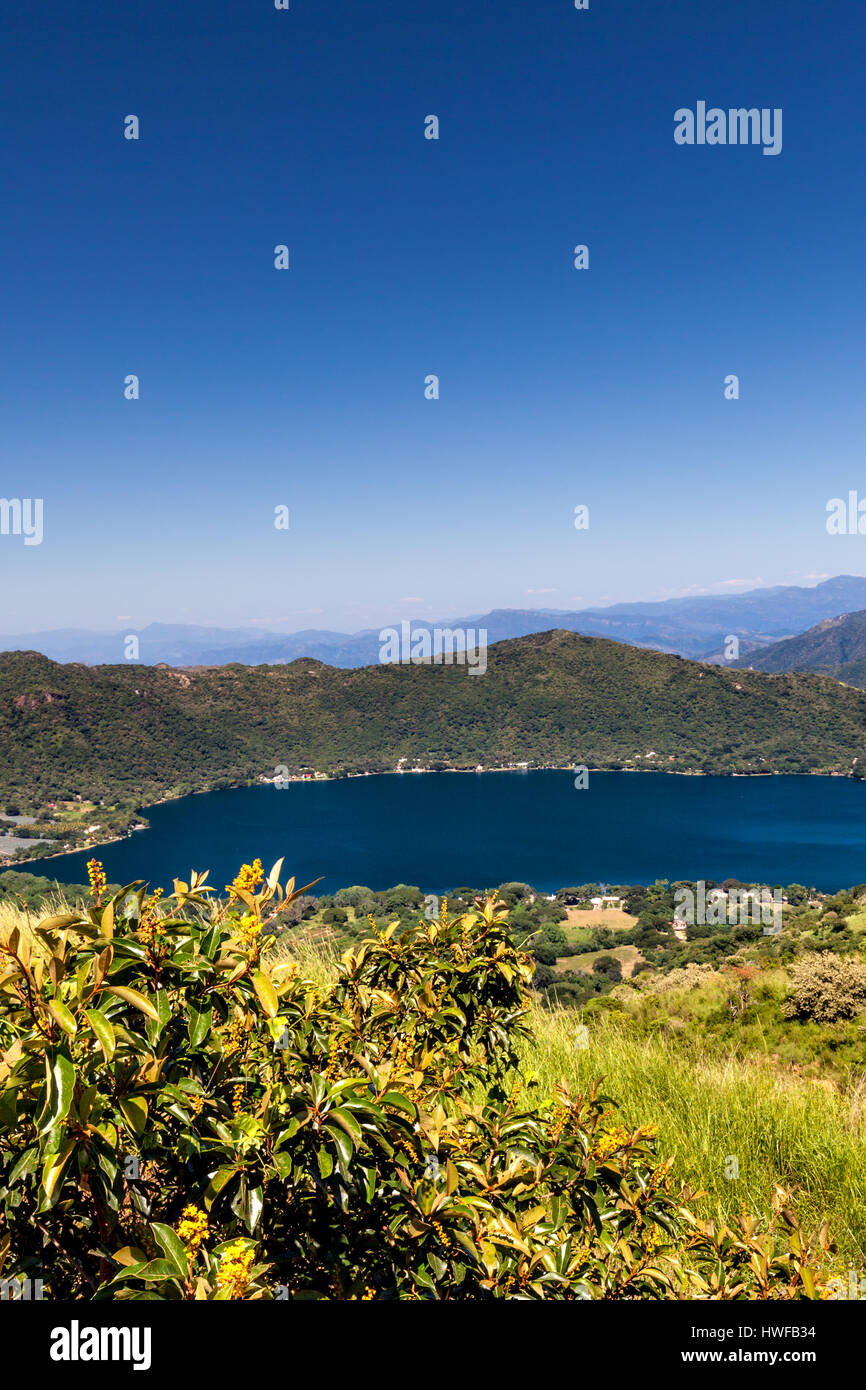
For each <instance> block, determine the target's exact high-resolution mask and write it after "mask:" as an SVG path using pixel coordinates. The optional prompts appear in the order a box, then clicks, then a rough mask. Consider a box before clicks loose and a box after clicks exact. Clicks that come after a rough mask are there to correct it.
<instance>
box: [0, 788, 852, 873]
mask: <svg viewBox="0 0 866 1390" xmlns="http://www.w3.org/2000/svg"><path fill="white" fill-rule="evenodd" d="M148 818H149V820H150V822H151V827H150V829H149V830H145V831H138V832H136V833H135V834H133V835H132V836H131V837H130V839H128V840H125V841H122V842H119V843H117V844H111V845H105V846H103V847H102V848H99V849H97V850H95V851H94V850H89V851H81V852H79V853H76V854H68V855H64V856H63V857H62V858H53V859H42V860H37V861H33V862H32V863H29V864H26V865H22V868H25V869H27V870H29V871H30V872H33V873H43V874H46V875H47V876H49V877H51V878H55V877H56V878H58V879H59V880H60V882H66V883H83V882H86V881H87V875H86V869H85V864H86V861H87V859H88V858H90V857H91V855H92V854H94V853H95V854H96V855H97V857H98V858H100V859H101V860H102V861H103V863H104V864H105V868H106V872H107V874H108V880H109V882H113V883H128V882H130V881H131V880H132V879H136V878H143V879H147V880H149V882H150V883H151V884H153V885H154V886H156V885H162V886H163V887H164V888H165V889H166V890H169V889H170V888H171V881H172V879H173V878H175V877H177V878H184V879H186V878H188V877H189V871H190V869H191V868H197V869H205V868H209V869H210V871H211V873H210V882H211V883H213V884H214V885H215V886H216V887H217V888H218V889H220V890H221V889H222V888H223V885H224V884H226V883H229V882H230V881H231V879H232V878H233V877H234V875H235V873H236V872H237V870H238V867H239V866H240V864H241V863H243V862H250V861H252V859H254V858H255V857H256V856H258V857H259V858H260V859H261V860H262V862H263V864H264V867H265V870H266V871H267V870H268V869H269V868H270V866H271V865H272V864H273V863H274V861H275V860H277V859H279V858H280V857H281V856H285V866H284V871H285V872H286V873H287V874H294V875H295V876H296V878H297V882H298V884H299V885H301V884H304V883H307V882H309V881H310V880H311V879H314V878H318V877H319V876H322V877H323V879H324V882H323V883H322V884H321V885H320V886H319V888H318V889H317V890H316V891H317V892H320V893H321V892H333V891H334V890H335V889H337V888H340V887H345V886H346V885H348V884H353V883H363V884H366V885H367V886H368V887H370V888H390V887H391V886H392V885H393V884H395V883H411V884H414V885H417V886H418V887H420V888H422V889H423V890H424V891H425V892H433V893H436V892H438V893H442V892H445V891H447V890H449V889H451V888H455V887H459V886H464V885H471V886H472V887H477V888H485V887H490V886H495V885H496V884H498V883H502V882H504V881H505V880H508V879H520V880H522V881H524V882H527V883H531V884H533V885H534V886H535V887H536V888H538V889H540V890H542V891H545V892H553V891H554V890H555V889H557V888H563V887H566V886H569V885H571V884H579V883H587V882H595V881H602V882H607V883H652V882H653V881H654V880H655V879H656V878H667V879H680V878H684V879H698V878H706V879H715V880H716V881H718V880H720V879H724V878H729V877H730V878H740V879H744V880H746V881H749V882H750V881H760V882H767V883H770V884H773V883H782V884H787V883H794V882H796V883H805V884H806V885H807V886H814V887H816V888H818V889H820V890H822V891H828V890H834V889H837V888H841V887H848V886H850V885H853V884H855V883H862V882H866V783H858V782H852V781H850V780H848V779H846V778H841V777H755V778H746V777H744V778H731V777H676V776H668V775H665V774H649V773H615V772H609V773H591V774H590V778H589V787H588V788H586V789H584V790H582V791H578V790H576V789H575V787H574V777H573V775H572V774H571V773H568V772H528V773H519V772H518V773H513V772H501V773H499V772H491V773H479V774H473V773H465V774H464V773H431V774H426V775H423V774H412V773H405V774H402V775H399V774H391V775H383V776H374V777H358V778H352V779H348V780H343V781H335V782H292V783H290V784H289V785H288V786H286V787H283V788H276V787H273V786H258V787H241V788H238V789H237V790H234V791H218V792H210V793H208V794H206V795H201V796H190V797H185V798H184V799H183V800H181V801H174V802H168V803H166V804H165V805H162V806H154V807H153V808H152V809H151V810H150V811H149V812H148Z"/></svg>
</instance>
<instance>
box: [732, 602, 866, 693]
mask: <svg viewBox="0 0 866 1390" xmlns="http://www.w3.org/2000/svg"><path fill="white" fill-rule="evenodd" d="M729 664H730V665H731V666H736V667H739V668H741V669H743V668H751V669H753V670H756V671H815V672H818V673H820V674H821V675H825V676H833V678H834V679H835V680H838V681H844V683H845V684H846V685H856V686H859V687H861V688H866V612H863V611H861V612H858V613H843V614H842V615H841V616H840V617H838V618H827V619H825V621H824V622H822V623H817V624H816V626H815V627H810V628H809V630H808V631H807V632H802V633H800V635H799V636H798V637H790V638H788V640H787V641H785V642H774V643H773V644H772V646H769V647H764V648H763V649H762V650H761V651H758V652H755V653H754V654H752V655H749V656H744V657H741V658H740V660H739V661H732V662H730V663H729Z"/></svg>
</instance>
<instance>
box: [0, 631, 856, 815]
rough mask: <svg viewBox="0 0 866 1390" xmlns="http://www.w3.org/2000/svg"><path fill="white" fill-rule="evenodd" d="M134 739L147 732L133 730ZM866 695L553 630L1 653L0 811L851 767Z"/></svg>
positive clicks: (810, 679) (816, 680)
mask: <svg viewBox="0 0 866 1390" xmlns="http://www.w3.org/2000/svg"><path fill="white" fill-rule="evenodd" d="M131 731H134V732H133V733H132V735H131ZM864 735H866V693H864V692H863V691H860V690H850V689H848V688H847V687H845V686H843V685H838V684H837V683H836V682H835V681H830V680H826V679H824V678H822V677H820V676H813V675H772V676H771V675H764V674H763V673H761V672H757V671H731V670H728V669H725V668H723V667H719V666H706V665H699V664H697V663H695V662H691V661H686V660H683V659H682V658H680V657H677V656H670V655H667V654H665V653H661V652H650V651H641V650H639V649H637V648H635V647H631V646H622V645H619V644H618V643H615V642H609V641H605V640H602V639H600V638H596V637H581V636H578V635H577V634H575V633H573V632H564V631H552V632H544V633H537V634H534V635H532V636H528V637H521V638H517V639H514V640H512V641H507V642H500V643H498V644H496V645H495V646H493V647H491V649H490V651H489V653H488V664H487V670H486V672H485V673H484V674H483V675H478V676H472V675H470V674H468V672H467V670H466V668H465V667H460V666H456V665H454V666H431V665H426V666H412V665H396V664H395V665H379V664H378V663H377V664H376V665H373V666H368V667H365V668H364V669H363V670H337V669H335V668H334V667H329V666H323V665H321V664H320V663H319V662H316V661H309V660H301V661H296V662H293V663H292V664H291V665H289V666H260V667H257V668H250V667H245V666H229V667H220V668H215V669H214V668H211V669H203V668H198V669H195V670H189V669H187V670H176V669H168V668H165V667H141V666H139V667H134V666H130V665H128V664H127V665H123V664H121V665H114V666H97V667H88V666H84V665H77V664H67V665H59V664H56V663H54V662H52V661H49V660H48V659H47V658H46V657H44V656H40V655H38V654H37V653H35V652H7V653H4V654H3V655H0V746H2V748H3V758H2V759H0V804H5V803H6V801H7V799H10V798H11V799H12V800H14V801H15V803H16V804H17V805H19V806H21V807H23V808H24V809H25V810H27V809H28V808H29V807H31V806H34V807H38V806H44V805H45V804H46V803H47V802H49V801H56V800H58V799H63V800H65V799H68V798H69V797H71V796H73V795H75V794H76V793H79V794H81V795H82V796H85V797H89V798H94V799H98V798H102V797H107V798H110V799H111V801H112V803H118V804H121V803H125V804H129V805H140V804H142V803H146V802H150V801H154V800H156V799H157V798H158V797H160V796H165V795H175V796H177V795H181V794H183V793H185V792H191V791H199V790H204V789H207V788H213V787H217V786H221V785H222V786H227V785H235V784H238V783H249V782H253V781H255V780H256V779H257V778H258V777H262V776H267V777H269V778H273V777H274V776H276V775H281V776H284V775H285V773H284V772H282V771H280V772H278V770H279V769H285V770H286V772H288V773H290V774H291V773H297V772H302V771H304V770H316V771H320V772H327V773H332V774H338V775H339V774H341V773H347V772H364V771H388V770H392V771H393V770H394V769H396V768H397V766H398V764H400V763H401V762H402V763H403V765H404V766H406V767H408V768H411V767H413V766H414V765H416V764H418V765H420V766H422V767H426V768H433V769H435V768H446V767H447V768H465V769H467V770H471V769H474V768H475V767H476V766H477V765H478V764H481V765H482V766H484V767H486V768H490V767H496V766H503V765H507V766H519V765H524V766H527V765H528V766H558V767H569V766H572V767H573V766H575V765H580V764H585V765H586V766H587V767H589V768H622V767H633V768H641V769H643V768H645V769H660V768H664V769H665V770H666V771H668V772H688V771H692V772H695V771H705V772H719V773H725V772H810V771H824V772H828V771H834V772H839V773H851V772H852V770H853V769H854V768H855V766H856V762H857V760H858V759H859V758H861V757H862V756H863V750H864Z"/></svg>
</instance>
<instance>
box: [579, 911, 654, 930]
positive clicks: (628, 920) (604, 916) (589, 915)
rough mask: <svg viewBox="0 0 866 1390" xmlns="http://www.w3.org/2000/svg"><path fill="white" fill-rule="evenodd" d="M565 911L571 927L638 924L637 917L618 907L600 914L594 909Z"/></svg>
mask: <svg viewBox="0 0 866 1390" xmlns="http://www.w3.org/2000/svg"><path fill="white" fill-rule="evenodd" d="M565 910H566V913H567V914H568V926H570V927H582V928H586V927H633V926H634V925H635V923H636V922H637V918H636V917H632V916H631V915H630V914H629V913H628V912H623V911H622V910H621V909H620V908H618V907H609V908H606V909H605V910H599V911H598V912H596V911H595V909H594V908H589V909H587V908H582V907H567V908H566V909H565Z"/></svg>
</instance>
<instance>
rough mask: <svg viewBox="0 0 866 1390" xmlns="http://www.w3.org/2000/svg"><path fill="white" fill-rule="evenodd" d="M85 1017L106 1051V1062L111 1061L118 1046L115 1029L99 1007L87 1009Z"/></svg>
mask: <svg viewBox="0 0 866 1390" xmlns="http://www.w3.org/2000/svg"><path fill="white" fill-rule="evenodd" d="M84 1017H85V1018H86V1019H87V1022H88V1023H89V1024H90V1026H91V1028H92V1029H93V1032H94V1033H95V1035H96V1040H97V1042H98V1043H99V1046H100V1047H101V1048H102V1051H103V1052H104V1053H105V1060H106V1062H110V1061H111V1059H112V1057H113V1056H114V1049H115V1048H116V1046H117V1038H116V1037H115V1036H114V1029H113V1028H112V1026H111V1024H110V1023H109V1021H108V1019H107V1018H106V1017H105V1014H104V1013H101V1012H100V1010H99V1009H85V1010H84Z"/></svg>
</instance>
